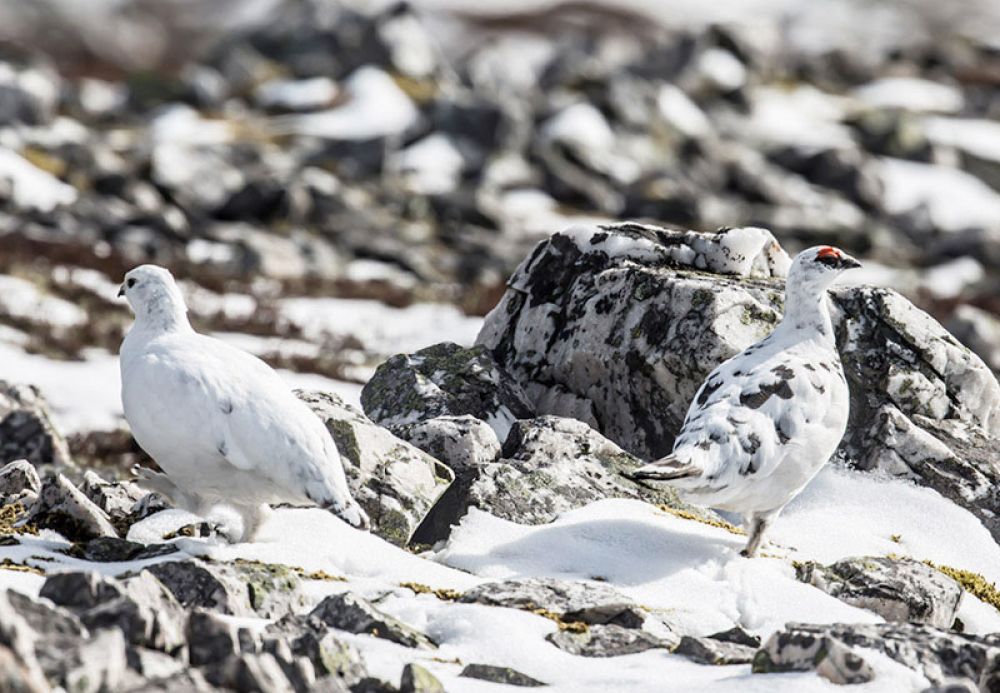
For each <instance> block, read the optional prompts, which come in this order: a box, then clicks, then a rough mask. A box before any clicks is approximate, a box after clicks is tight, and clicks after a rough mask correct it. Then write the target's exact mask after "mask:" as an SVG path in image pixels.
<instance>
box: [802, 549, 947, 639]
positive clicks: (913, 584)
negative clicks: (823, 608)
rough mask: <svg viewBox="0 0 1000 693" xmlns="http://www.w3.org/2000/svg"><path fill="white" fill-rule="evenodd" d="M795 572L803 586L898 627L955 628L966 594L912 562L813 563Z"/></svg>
mask: <svg viewBox="0 0 1000 693" xmlns="http://www.w3.org/2000/svg"><path fill="white" fill-rule="evenodd" d="M796 570H797V574H798V578H799V579H800V580H802V581H803V582H807V583H809V584H811V585H813V586H814V587H818V588H819V589H821V590H823V591H824V592H826V593H827V594H830V595H832V596H834V597H836V598H837V599H840V600H841V601H844V602H847V603H848V604H851V605H853V606H858V607H861V608H863V609H870V610H871V611H874V612H875V613H877V614H878V615H879V616H881V617H883V618H884V619H885V620H886V621H895V622H898V623H926V624H929V625H932V626H935V627H937V628H951V627H952V625H953V624H954V622H955V613H956V612H957V611H958V606H959V604H960V603H961V599H962V594H963V591H962V587H961V586H960V585H959V584H958V583H957V582H956V581H955V580H953V579H951V578H950V577H948V576H947V575H945V574H944V573H942V572H940V571H938V570H935V569H934V568H931V567H930V566H928V565H926V564H924V563H921V562H920V561H915V560H913V559H910V558H896V559H893V558H883V557H880V556H866V557H864V558H854V559H845V560H843V561H838V562H836V563H834V564H832V565H828V566H823V565H819V564H817V563H815V562H811V561H810V562H807V563H802V564H799V565H798V566H797V568H796Z"/></svg>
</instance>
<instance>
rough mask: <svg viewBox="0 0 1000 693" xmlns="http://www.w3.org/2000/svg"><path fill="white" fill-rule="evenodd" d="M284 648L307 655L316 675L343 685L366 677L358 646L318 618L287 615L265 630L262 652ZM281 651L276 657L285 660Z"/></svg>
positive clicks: (291, 653) (350, 685)
mask: <svg viewBox="0 0 1000 693" xmlns="http://www.w3.org/2000/svg"><path fill="white" fill-rule="evenodd" d="M284 649H287V650H288V655H289V656H291V655H294V656H295V657H300V658H301V657H304V658H306V659H307V660H308V661H309V662H310V663H311V664H312V666H313V668H314V671H315V675H316V676H317V677H319V678H321V679H322V678H324V677H326V678H332V679H335V680H336V681H338V682H340V683H342V684H343V685H344V687H349V688H353V687H354V686H356V685H357V684H358V683H360V682H361V681H363V680H365V679H367V678H368V670H367V669H366V668H365V664H364V660H363V659H362V658H361V655H360V654H359V653H358V651H357V649H356V648H355V647H354V646H353V645H350V644H349V643H346V642H344V641H343V640H341V639H340V638H339V637H338V636H337V631H336V630H334V629H333V628H330V627H328V625H327V624H326V623H324V622H323V621H321V620H320V619H319V618H314V617H309V616H305V617H303V616H286V617H284V618H282V619H280V620H279V621H277V622H275V623H273V624H271V625H269V626H268V627H267V629H266V630H265V636H264V651H269V652H271V653H272V654H275V655H276V656H278V655H277V653H278V652H279V651H281V650H284ZM286 658H287V657H286V655H284V654H282V655H281V656H280V657H279V659H286Z"/></svg>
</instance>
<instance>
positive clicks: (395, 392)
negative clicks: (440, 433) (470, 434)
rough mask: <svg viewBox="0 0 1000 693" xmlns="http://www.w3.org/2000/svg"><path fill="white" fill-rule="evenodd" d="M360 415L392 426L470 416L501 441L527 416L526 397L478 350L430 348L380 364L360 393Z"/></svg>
mask: <svg viewBox="0 0 1000 693" xmlns="http://www.w3.org/2000/svg"><path fill="white" fill-rule="evenodd" d="M361 404H362V406H363V407H364V409H365V413H366V414H368V416H370V417H371V419H372V420H373V421H375V422H376V423H378V424H379V425H381V426H387V427H395V426H403V425H406V424H412V423H415V422H418V421H424V420H427V419H432V418H435V417H439V416H463V415H466V414H468V415H470V416H474V417H476V418H477V419H480V420H481V421H485V422H486V423H487V424H489V425H490V427H491V428H492V429H493V430H494V431H495V432H496V434H497V438H498V439H499V440H503V439H504V438H506V437H507V433H508V432H509V431H510V427H511V424H513V423H514V421H515V419H524V418H529V417H531V416H532V408H531V405H530V404H529V403H528V399H527V398H526V397H525V395H524V393H523V392H522V391H521V389H520V388H519V387H518V386H517V384H516V383H515V382H514V380H513V379H512V378H510V377H508V376H507V375H506V374H505V373H503V371H502V370H501V369H500V368H498V367H497V364H496V362H495V361H494V360H493V358H492V357H491V356H490V354H489V352H488V351H487V350H486V349H483V348H482V347H478V348H476V347H474V348H471V349H465V348H463V347H460V346H458V345H457V344H452V343H447V342H446V343H443V344H435V345H434V346H431V347H427V348H426V349H421V350H420V351H418V352H416V353H414V354H409V355H407V354H399V355H397V356H393V357H392V358H391V359H389V360H388V361H386V362H385V363H383V364H382V365H381V366H379V367H378V369H377V370H376V371H375V375H373V376H372V378H371V380H369V381H368V383H367V384H366V385H365V387H364V389H363V390H362V391H361Z"/></svg>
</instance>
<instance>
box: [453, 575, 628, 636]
mask: <svg viewBox="0 0 1000 693" xmlns="http://www.w3.org/2000/svg"><path fill="white" fill-rule="evenodd" d="M460 601H461V602H463V603H465V604H487V605H489V606H503V607H509V608H513V609H526V610H529V611H534V610H536V609H542V610H544V611H545V612H546V613H548V614H551V615H553V616H556V617H557V618H559V619H560V620H562V621H564V622H567V623H570V622H580V623H586V624H588V625H608V624H610V625H617V626H622V627H624V628H640V627H641V626H642V624H643V622H644V621H645V620H646V611H645V609H643V608H642V607H640V606H639V605H638V604H636V603H635V602H634V601H633V600H632V599H631V598H629V597H626V596H625V595H624V594H622V593H621V592H619V591H618V590H616V589H615V588H613V587H611V586H610V585H606V584H603V583H600V582H582V581H577V582H570V581H566V580H557V579H555V578H524V579H514V580H505V581H503V582H487V583H483V584H481V585H477V586H476V587H473V588H472V589H470V590H468V591H467V592H465V594H463V595H462V598H461V600H460Z"/></svg>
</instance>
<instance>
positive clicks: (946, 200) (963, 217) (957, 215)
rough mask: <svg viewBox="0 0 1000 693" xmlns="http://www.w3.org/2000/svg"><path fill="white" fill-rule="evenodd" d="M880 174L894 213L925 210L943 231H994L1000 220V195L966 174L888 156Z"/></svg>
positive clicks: (887, 203) (885, 199)
mask: <svg viewBox="0 0 1000 693" xmlns="http://www.w3.org/2000/svg"><path fill="white" fill-rule="evenodd" d="M880 171H881V178H882V182H883V184H884V186H885V192H884V196H883V205H884V206H885V209H886V211H888V212H889V213H890V214H904V213H907V212H914V211H917V210H918V209H919V208H921V207H923V208H925V209H926V211H927V213H928V214H929V216H930V220H931V222H932V223H933V224H934V226H936V227H937V228H938V229H940V230H942V231H962V230H965V229H968V228H973V227H986V228H990V227H993V226H996V225H997V223H998V220H1000V194H998V193H997V192H996V191H995V190H993V189H992V188H990V187H989V186H988V185H986V184H985V183H983V182H982V181H981V180H979V179H978V178H976V177H975V176H972V175H970V174H968V173H965V172H964V171H960V170H958V169H955V168H949V167H947V166H936V165H933V164H924V163H917V162H915V161H904V160H902V159H893V158H888V157H885V158H882V159H881V160H880Z"/></svg>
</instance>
